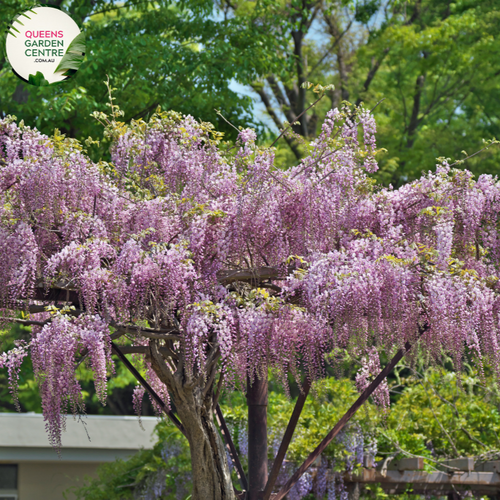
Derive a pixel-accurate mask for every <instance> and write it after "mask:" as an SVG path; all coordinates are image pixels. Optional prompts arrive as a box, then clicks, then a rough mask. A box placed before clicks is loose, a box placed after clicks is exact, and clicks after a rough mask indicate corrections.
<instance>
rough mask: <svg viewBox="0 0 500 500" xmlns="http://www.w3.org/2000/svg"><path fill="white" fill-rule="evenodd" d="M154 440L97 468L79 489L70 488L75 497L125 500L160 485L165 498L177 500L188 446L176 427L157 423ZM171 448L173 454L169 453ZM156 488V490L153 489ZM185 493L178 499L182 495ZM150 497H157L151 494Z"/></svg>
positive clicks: (185, 471) (188, 462)
mask: <svg viewBox="0 0 500 500" xmlns="http://www.w3.org/2000/svg"><path fill="white" fill-rule="evenodd" d="M156 434H157V438H158V441H157V443H156V444H155V446H154V448H153V449H152V450H141V451H140V452H138V453H136V454H135V455H133V456H132V457H131V458H130V459H129V460H116V461H115V462H111V463H106V464H103V465H101V466H100V467H99V470H98V477H97V478H96V479H88V480H87V483H86V485H85V486H84V487H82V488H73V489H72V490H73V492H74V493H75V494H76V496H77V498H80V499H85V500H126V499H132V498H137V496H135V495H134V493H137V492H141V493H143V494H144V493H147V492H150V491H151V490H152V489H153V488H155V486H156V488H158V486H160V487H163V491H164V494H163V495H162V496H161V498H163V499H165V500H167V499H168V500H170V499H172V500H174V499H177V498H178V497H177V495H176V494H175V491H176V490H177V489H181V488H182V489H186V491H187V488H186V487H187V486H188V485H186V484H182V485H181V484H180V483H179V481H177V482H176V479H177V478H179V477H180V478H182V480H184V479H185V478H186V477H187V475H188V473H189V469H190V467H191V459H190V456H189V449H188V447H187V446H186V445H185V444H184V443H183V442H182V441H181V440H182V439H183V438H182V436H181V435H180V433H179V431H177V429H175V430H174V429H173V426H172V427H171V426H169V425H167V424H165V423H164V422H160V423H159V424H158V426H157V427H156ZM172 451H173V452H174V453H172ZM156 491H158V489H157V490H156ZM187 496H188V494H187V493H186V495H184V496H183V497H182V498H186V497H187ZM151 498H158V497H157V496H154V497H153V496H151Z"/></svg>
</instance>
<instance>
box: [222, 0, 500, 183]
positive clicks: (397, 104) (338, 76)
mask: <svg viewBox="0 0 500 500" xmlns="http://www.w3.org/2000/svg"><path fill="white" fill-rule="evenodd" d="M223 5H225V6H226V10H227V12H228V15H229V16H234V18H235V19H239V20H240V22H242V23H244V22H245V20H246V19H249V21H248V22H251V21H250V19H252V16H258V18H259V19H262V22H265V23H267V25H268V26H269V29H270V30H272V33H273V34H274V36H275V37H276V40H277V45H278V48H277V50H276V53H275V58H276V59H279V60H282V61H283V64H282V65H280V66H278V67H277V68H276V69H275V70H272V71H269V72H266V73H261V77H260V78H259V79H258V80H256V81H254V82H252V84H251V85H252V87H253V89H254V90H255V92H256V94H257V95H258V97H259V99H260V100H261V102H262V104H263V105H264V106H265V107H266V109H267V112H268V113H269V116H270V117H271V118H272V120H273V121H274V123H275V125H276V126H277V127H278V128H279V129H282V128H283V126H284V123H285V122H289V123H295V122H297V120H298V122H300V123H296V124H295V125H294V127H293V130H294V132H295V133H296V134H298V138H297V139H296V140H293V139H292V138H290V139H289V140H288V142H289V145H290V146H291V148H292V150H293V153H294V155H293V156H294V159H296V158H300V157H301V156H302V155H303V154H306V151H307V150H306V149H304V150H302V148H301V142H302V139H301V138H305V139H306V140H311V139H314V138H316V136H317V134H318V133H319V132H320V127H321V123H322V121H323V118H324V116H325V114H326V112H327V111H328V110H329V109H331V108H335V107H338V106H340V104H341V102H342V101H343V100H350V101H351V102H355V103H357V104H360V103H361V102H364V103H365V105H366V106H367V107H368V108H373V107H374V106H376V104H377V103H379V102H380V101H381V100H382V99H384V101H383V102H382V103H381V104H380V105H379V106H378V107H377V109H376V110H375V111H374V115H375V117H376V119H377V123H378V125H379V134H378V143H379V145H380V146H381V147H382V148H384V149H386V150H387V151H386V152H385V153H383V152H381V153H380V154H379V156H378V159H379V161H380V165H381V170H380V171H379V172H378V173H377V174H376V177H377V178H378V179H379V180H382V181H383V182H384V183H385V184H388V183H389V182H392V183H393V184H394V185H401V184H403V183H404V182H407V181H409V180H413V179H416V178H418V177H420V175H421V173H422V171H426V170H427V169H428V168H429V165H431V164H433V162H434V159H435V158H437V157H451V158H454V159H460V158H463V154H462V151H463V150H466V151H468V152H469V153H470V152H472V151H475V150H477V149H479V148H480V147H481V143H482V139H486V140H488V139H491V138H494V137H498V136H499V133H500V131H499V123H498V118H497V116H498V114H499V113H498V103H499V102H500V101H499V96H500V94H499V92H500V87H499V82H500V80H499V78H500V65H499V63H498V61H499V60H500V58H499V56H500V43H499V40H498V37H497V36H496V33H497V27H498V23H499V19H500V10H499V7H498V3H497V2H495V1H482V0H476V1H474V0H473V1H471V0H465V1H458V2H449V1H441V0H410V1H407V0H405V1H400V0H390V1H384V2H381V1H378V0H355V1H343V0H342V1H340V0H339V1H324V0H308V1H302V0H287V1H283V2H271V3H269V4H267V5H266V7H265V8H263V9H261V10H260V12H256V11H255V10H253V9H252V7H249V3H248V2H245V1H235V2H233V1H231V2H229V1H228V2H223ZM252 5H254V4H252ZM255 5H256V4H255ZM306 81H312V82H320V83H322V84H323V85H325V84H327V83H328V84H331V83H333V84H334V85H335V89H334V90H332V91H331V92H329V93H328V94H327V99H325V102H324V103H323V104H322V105H320V106H317V107H316V108H314V109H312V110H311V111H309V112H308V113H306V114H305V115H304V116H302V117H301V118H300V119H298V118H297V117H299V116H300V115H301V114H302V113H303V112H304V111H305V110H306V108H308V106H309V104H310V102H311V100H312V99H313V97H312V93H311V91H307V89H305V88H302V84H303V83H304V82H306ZM465 156H467V155H465ZM469 169H470V170H472V171H473V172H474V173H478V174H479V173H491V174H497V173H498V152H497V151H490V152H489V154H488V155H485V156H483V157H481V159H480V160H472V161H471V162H470V164H469Z"/></svg>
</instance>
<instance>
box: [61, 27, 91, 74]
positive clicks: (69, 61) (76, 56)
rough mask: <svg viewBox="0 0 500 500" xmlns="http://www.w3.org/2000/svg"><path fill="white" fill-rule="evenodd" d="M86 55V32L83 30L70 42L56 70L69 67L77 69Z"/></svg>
mask: <svg viewBox="0 0 500 500" xmlns="http://www.w3.org/2000/svg"><path fill="white" fill-rule="evenodd" d="M84 57H85V33H83V32H82V33H80V34H79V35H77V36H76V37H75V38H74V39H73V40H72V42H71V43H70V44H69V47H68V50H67V51H66V54H64V57H63V58H62V60H61V62H60V63H59V66H57V69H56V72H58V71H64V70H68V69H74V70H75V71H76V70H77V69H78V68H79V67H80V65H81V64H82V62H83V58H84Z"/></svg>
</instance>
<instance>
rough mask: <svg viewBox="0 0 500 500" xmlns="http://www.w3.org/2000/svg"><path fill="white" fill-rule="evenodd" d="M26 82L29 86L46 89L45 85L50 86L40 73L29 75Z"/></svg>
mask: <svg viewBox="0 0 500 500" xmlns="http://www.w3.org/2000/svg"><path fill="white" fill-rule="evenodd" d="M28 82H29V83H30V84H31V85H36V86H37V87H46V86H47V85H50V83H49V82H48V81H47V80H46V79H45V77H44V76H43V73H40V71H37V72H36V75H29V77H28Z"/></svg>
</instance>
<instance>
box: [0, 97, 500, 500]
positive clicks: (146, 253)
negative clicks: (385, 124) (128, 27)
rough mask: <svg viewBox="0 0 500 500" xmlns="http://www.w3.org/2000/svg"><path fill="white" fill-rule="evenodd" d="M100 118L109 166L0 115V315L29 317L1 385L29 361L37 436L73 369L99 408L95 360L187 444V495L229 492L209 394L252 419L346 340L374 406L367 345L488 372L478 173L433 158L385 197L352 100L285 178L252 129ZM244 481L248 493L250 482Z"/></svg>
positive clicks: (494, 212) (486, 215)
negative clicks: (272, 392)
mask: <svg viewBox="0 0 500 500" xmlns="http://www.w3.org/2000/svg"><path fill="white" fill-rule="evenodd" d="M111 110H112V113H111V114H110V115H109V116H106V115H104V114H102V113H101V114H98V115H96V117H97V118H98V119H99V120H101V121H102V122H103V124H104V125H105V127H106V131H107V134H110V135H111V136H112V137H113V139H114V142H113V147H112V162H111V163H105V162H101V163H98V164H95V163H92V162H91V161H90V160H89V159H88V157H87V156H86V154H85V150H84V149H83V147H82V146H81V145H80V144H79V143H78V142H76V141H73V140H69V139H65V138H63V137H61V136H60V135H57V134H56V135H54V137H52V138H49V137H46V136H44V135H41V134H40V133H39V132H38V131H36V130H34V129H31V128H30V127H27V126H26V125H24V124H23V123H19V124H16V122H15V120H14V119H13V118H7V119H4V120H2V121H1V122H0V300H1V307H2V311H3V321H4V322H13V321H16V322H21V323H25V324H28V325H32V326H33V328H32V338H31V341H30V342H29V343H19V344H18V346H17V347H16V348H15V349H14V350H12V351H10V352H8V353H4V354H3V355H2V357H1V358H0V359H1V364H2V365H3V366H5V367H7V368H8V370H9V376H10V381H11V385H12V391H13V393H14V394H15V391H16V380H17V376H18V371H19V367H20V364H21V361H22V359H23V358H24V356H26V355H28V354H30V355H31V357H32V360H33V365H34V369H35V373H36V376H37V378H38V381H39V384H40V391H41V396H42V402H43V412H44V417H45V420H46V422H47V429H48V432H49V439H50V441H51V443H52V444H53V445H54V446H55V447H59V446H60V433H61V428H62V427H63V426H64V417H63V415H64V414H65V413H66V412H67V411H68V409H69V410H70V411H72V412H75V413H76V412H80V411H83V410H84V408H83V402H82V396H81V391H80V386H79V384H78V381H77V379H76V378H75V369H76V366H77V364H78V363H79V362H81V361H82V359H85V362H87V363H89V365H90V367H91V368H92V369H93V371H94V375H95V384H96V389H97V392H98V394H99V395H100V397H101V398H102V401H103V403H104V402H105V394H106V379H107V374H108V373H109V371H112V362H111V353H112V352H115V353H116V354H118V355H119V356H120V357H121V359H122V361H124V362H125V363H128V364H129V365H130V369H131V370H132V371H133V372H134V373H135V374H136V376H137V378H138V380H139V381H140V383H141V385H139V386H138V389H137V390H136V393H135V395H136V401H137V402H138V401H139V400H140V398H141V397H142V395H143V392H144V389H146V390H147V391H148V392H149V394H150V395H151V397H152V399H153V402H154V404H155V405H156V407H157V409H158V411H159V412H164V413H165V414H167V415H168V416H170V418H171V419H172V420H174V421H175V423H176V425H177V426H178V427H179V428H180V429H181V430H182V432H183V433H184V435H185V436H186V438H187V440H188V442H189V446H190V450H191V460H192V472H193V484H194V486H193V499H197V500H206V499H224V500H227V499H233V498H235V496H236V495H237V493H236V492H235V491H234V489H233V485H232V483H231V478H230V473H229V466H228V459H227V456H228V455H227V454H226V449H225V447H224V446H225V445H224V443H223V440H222V439H221V434H219V431H218V430H217V427H216V421H218V422H219V425H220V427H221V432H222V435H223V436H224V437H225V438H226V440H227V443H228V447H229V449H230V450H231V449H232V448H231V440H230V436H229V435H228V433H227V428H225V426H224V421H223V417H222V415H220V412H218V411H217V409H218V398H219V396H220V393H221V390H231V389H242V390H246V391H247V397H248V399H249V403H250V402H252V403H251V404H253V405H254V406H255V407H256V408H257V409H256V410H255V411H256V412H257V413H258V412H259V411H260V412H261V413H260V415H262V410H261V409H262V408H264V410H263V411H265V404H266V402H265V389H263V386H265V384H266V379H267V373H268V370H269V369H270V370H272V372H273V373H274V375H275V377H276V378H277V379H278V380H280V381H281V382H282V383H283V386H284V387H285V389H286V388H287V380H288V379H287V377H288V375H289V374H292V375H293V376H294V377H295V378H296V380H297V381H298V382H299V383H300V385H301V386H302V387H305V389H304V393H307V387H308V386H309V383H310V382H311V381H313V380H315V379H317V378H319V377H322V376H323V375H324V370H325V363H326V355H327V354H328V353H331V352H332V351H334V350H338V349H347V350H349V351H350V352H351V353H356V354H359V355H360V356H367V357H366V358H365V359H366V360H367V361H366V363H365V366H364V368H363V370H362V371H361V372H360V374H359V376H358V380H357V382H358V386H359V388H360V390H362V391H363V390H364V391H365V392H364V393H363V394H365V396H366V395H367V394H370V393H372V392H373V391H375V392H374V396H375V399H377V400H378V401H380V402H381V403H382V404H384V402H385V401H386V398H385V397H384V386H383V383H382V381H383V378H384V376H385V375H386V374H387V370H386V371H385V372H382V373H381V375H379V376H378V377H376V378H375V380H373V378H374V376H375V375H377V371H378V370H379V366H380V363H379V359H378V354H377V352H378V351H377V350H379V351H380V350H385V351H386V352H387V353H392V354H394V353H395V352H397V353H399V357H401V356H402V355H403V354H404V353H405V352H406V351H407V350H408V349H409V348H410V347H411V346H413V345H415V344H417V343H418V349H420V350H421V351H423V352H424V353H426V354H427V355H428V357H429V359H430V360H434V359H438V358H439V356H440V355H441V353H442V352H443V350H444V351H446V352H448V353H451V354H452V355H453V357H454V359H455V362H456V366H457V368H460V363H461V360H462V358H463V356H464V354H465V353H467V354H471V355H475V359H476V360H477V362H478V365H479V366H482V363H483V362H485V361H488V362H489V363H491V365H492V366H493V367H494V368H495V369H496V370H497V371H498V370H499V368H500V365H499V361H500V352H499V347H498V343H499V340H500V337H499V328H500V324H499V312H500V300H499V293H498V292H499V285H498V277H499V269H498V264H499V257H500V234H499V223H500V220H499V210H500V184H499V183H498V182H497V180H496V179H495V178H492V177H491V176H488V175H482V176H481V177H479V179H477V180H474V179H473V177H472V175H471V174H470V173H469V172H468V171H466V170H455V169H452V168H451V167H452V165H448V163H447V161H446V160H442V161H441V163H440V164H439V166H438V167H437V169H436V171H435V172H434V173H428V174H427V175H424V176H423V177H422V178H421V179H419V180H418V181H416V182H413V183H411V184H408V185H406V186H404V187H402V188H400V189H398V190H393V189H391V188H389V189H382V188H378V187H377V186H376V185H374V183H373V181H372V180H371V179H370V177H369V176H368V173H370V172H373V171H375V170H376V168H377V164H376V161H375V158H374V154H375V152H376V150H375V147H376V146H375V123H374V120H373V118H372V116H371V114H370V113H369V112H368V111H366V110H363V109H362V108H359V109H354V108H351V107H347V106H346V107H343V108H342V109H340V110H339V109H334V110H331V111H330V112H329V113H328V115H327V118H326V121H325V123H324V124H323V128H322V133H321V135H320V136H319V137H318V139H317V140H315V141H314V142H312V143H310V145H309V154H308V156H307V157H306V158H305V159H303V160H302V161H301V162H300V164H299V165H298V166H296V167H294V168H292V169H290V170H286V171H283V170H280V169H279V168H278V167H277V166H276V165H275V163H274V156H273V149H272V148H267V149H266V148H260V147H257V146H256V144H255V139H256V137H255V133H254V132H253V131H252V130H248V129H246V130H241V131H240V133H239V138H238V141H237V143H236V145H235V146H234V147H230V146H229V145H227V144H226V143H224V142H222V141H221V137H220V135H219V134H218V133H217V132H216V131H215V130H214V129H213V127H212V126H211V125H210V124H207V123H199V122H197V121H195V120H194V119H193V118H191V117H189V116H187V117H183V116H180V115H178V114H175V113H164V112H157V114H155V115H154V116H153V117H152V118H151V119H150V120H149V122H147V123H146V122H144V121H141V120H140V121H136V122H132V123H131V124H130V125H125V124H124V123H121V122H119V121H118V119H119V117H118V115H119V112H118V110H117V108H116V107H114V106H112V108H111ZM119 338H120V339H121V340H127V341H126V342H125V343H123V342H121V341H119V340H117V339H119ZM127 353H132V354H134V357H135V363H136V365H137V363H139V362H140V363H142V368H143V370H144V371H143V373H146V376H145V379H146V380H144V379H143V378H142V377H141V375H140V374H139V372H138V371H137V370H136V369H135V368H134V367H133V366H132V364H130V361H128V360H127V358H126V357H125V356H124V354H127ZM328 359H335V357H334V356H333V357H332V356H330V357H329V358H328ZM395 359H396V361H397V359H399V358H397V356H396V358H395ZM389 368H390V366H389ZM499 375H500V373H499ZM304 380H305V381H304ZM245 388H246V389H245ZM259 391H260V392H259ZM366 391H368V392H366ZM252 398H253V399H252ZM300 399H301V398H299V400H300ZM303 399H304V398H302V401H303ZM171 403H172V407H170V404H171ZM299 406H300V405H299ZM173 409H175V412H176V413H175V414H174V412H173ZM295 413H296V412H294V416H293V417H292V420H293V419H294V418H295V417H297V415H295ZM298 413H299V414H300V408H298ZM214 415H215V416H214ZM348 417H349V416H346V419H348ZM297 418H298V417H297ZM346 419H344V421H345V420H346ZM264 421H265V413H264ZM250 425H252V422H250ZM254 430H255V429H254ZM264 430H265V427H264ZM255 432H256V433H257V434H258V432H259V429H258V428H257V429H256V430H255ZM290 432H292V433H293V425H290V426H289V430H287V433H288V437H290V435H289V434H290ZM264 440H265V436H264ZM284 448H286V446H284ZM233 451H234V450H233ZM251 453H252V450H250V454H251ZM280 453H281V450H280V452H279V453H278V456H281V460H282V458H283V453H282V454H281V455H280ZM229 455H230V457H231V458H230V459H231V460H237V457H235V456H234V455H232V454H231V453H230V454H229ZM251 461H252V456H250V457H249V462H251ZM308 463H310V461H309V462H308ZM308 463H306V464H305V468H307V465H308ZM305 468H304V467H302V468H301V469H300V470H299V475H300V473H301V471H302V472H303V471H304V470H305ZM261 472H262V471H261ZM261 472H260V473H261ZM264 473H265V475H266V477H267V469H265V468H264ZM273 474H274V468H273V472H272V473H271V476H273ZM273 477H274V476H273ZM296 477H297V476H296ZM249 479H250V491H251V492H252V491H253V492H254V493H252V494H251V495H250V498H252V496H253V498H257V496H256V495H257V494H259V495H260V493H259V492H258V491H257V493H255V491H256V488H257V489H260V490H262V489H263V486H262V485H260V486H259V485H255V484H254V486H252V481H254V479H253V478H252V472H250V478H249ZM243 484H244V481H243ZM264 484H265V483H264ZM270 484H271V486H269V484H268V487H267V488H266V492H265V494H264V497H265V498H269V496H270V493H271V492H270V488H272V481H271V483H270ZM290 484H293V478H292V483H290V482H289V485H288V486H290ZM288 489H289V487H288ZM285 490H286V488H285ZM285 490H282V491H281V493H279V494H278V495H277V497H276V498H282V497H283V496H284V494H286V491H285Z"/></svg>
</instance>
